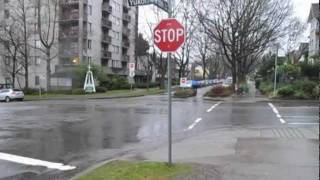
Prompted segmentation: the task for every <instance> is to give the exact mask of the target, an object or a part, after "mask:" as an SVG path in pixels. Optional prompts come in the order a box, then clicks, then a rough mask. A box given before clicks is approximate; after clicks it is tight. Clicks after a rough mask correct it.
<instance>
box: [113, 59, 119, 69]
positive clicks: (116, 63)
mask: <svg viewBox="0 0 320 180" xmlns="http://www.w3.org/2000/svg"><path fill="white" fill-rule="evenodd" d="M112 67H114V68H121V63H120V61H117V60H112Z"/></svg>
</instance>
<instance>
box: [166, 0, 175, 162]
mask: <svg viewBox="0 0 320 180" xmlns="http://www.w3.org/2000/svg"><path fill="white" fill-rule="evenodd" d="M173 1H174V0H168V4H169V10H168V18H172V10H173V8H172V6H173ZM167 63H168V165H169V166H171V165H172V102H171V53H170V52H169V53H168V62H167Z"/></svg>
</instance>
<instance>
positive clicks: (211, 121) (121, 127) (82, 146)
mask: <svg viewBox="0 0 320 180" xmlns="http://www.w3.org/2000/svg"><path fill="white" fill-rule="evenodd" d="M217 103H219V101H212V100H203V99H202V98H199V97H195V98H189V99H174V102H173V131H174V133H175V135H176V136H180V137H181V138H183V137H188V136H190V135H192V134H197V133H201V132H203V131H206V130H212V129H216V128H226V127H246V128H248V127H249V128H250V127H252V128H266V127H287V126H290V127H318V124H317V123H318V122H319V119H318V115H319V107H318V104H317V103H314V102H313V103H310V102H302V101H290V102H287V101H283V102H282V101H278V102H272V104H273V105H274V107H275V108H276V109H277V110H278V112H279V115H280V116H281V118H282V119H284V120H285V121H286V123H281V121H280V120H279V117H278V116H277V114H276V113H275V112H274V111H273V109H272V108H271V107H270V105H269V104H268V103H269V102H265V101H255V100H253V99H252V98H248V99H233V100H229V101H223V102H221V104H219V105H217V106H216V107H214V108H212V107H213V106H214V105H215V104H217ZM210 108H211V111H210V112H209V110H210ZM197 119H198V120H199V119H201V121H200V120H199V122H198V123H195V121H197ZM0 124H1V126H0V153H8V154H13V155H19V156H23V157H28V158H34V159H39V160H45V161H50V162H59V163H64V164H67V165H74V166H76V167H77V169H76V170H74V171H69V172H62V171H59V170H52V169H48V168H45V167H41V166H27V165H23V164H19V163H13V162H8V161H4V160H1V157H0V179H47V178H48V179H50V178H49V177H55V178H59V179H60V178H61V179H63V178H68V177H70V176H71V175H72V174H74V173H75V172H77V171H79V170H81V169H83V168H85V167H88V166H89V165H90V164H92V163H95V162H99V161H102V160H106V159H111V158H114V157H117V156H119V155H123V154H125V153H128V152H130V151H134V150H136V151H139V150H140V151H141V150H143V149H144V148H146V147H147V146H148V144H149V143H148V142H153V143H152V144H157V142H158V141H159V142H160V141H161V140H163V139H165V138H166V133H167V97H166V96H164V95H158V96H147V97H139V98H130V99H112V100H111V99H108V100H82V101H78V100H74V101H33V102H13V103H0ZM146 142H147V143H146ZM150 144H151V143H150ZM128 147H129V148H128ZM135 148H136V149H135Z"/></svg>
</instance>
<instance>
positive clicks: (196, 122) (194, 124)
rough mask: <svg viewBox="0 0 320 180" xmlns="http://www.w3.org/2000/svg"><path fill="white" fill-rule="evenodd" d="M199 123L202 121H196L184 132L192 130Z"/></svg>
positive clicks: (199, 119)
mask: <svg viewBox="0 0 320 180" xmlns="http://www.w3.org/2000/svg"><path fill="white" fill-rule="evenodd" d="M200 121H202V118H198V119H196V120H195V121H194V122H193V123H192V124H191V125H190V126H189V127H188V129H186V130H191V129H193V128H194V127H195V126H196V125H197V124H198V123H199V122H200Z"/></svg>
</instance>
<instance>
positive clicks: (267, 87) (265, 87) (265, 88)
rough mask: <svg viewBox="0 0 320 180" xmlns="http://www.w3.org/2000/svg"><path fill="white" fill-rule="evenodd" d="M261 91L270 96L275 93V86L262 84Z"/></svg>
mask: <svg viewBox="0 0 320 180" xmlns="http://www.w3.org/2000/svg"><path fill="white" fill-rule="evenodd" d="M259 90H260V92H261V93H262V94H269V93H271V92H272V91H273V86H272V84H271V83H267V82H261V83H260V86H259Z"/></svg>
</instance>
